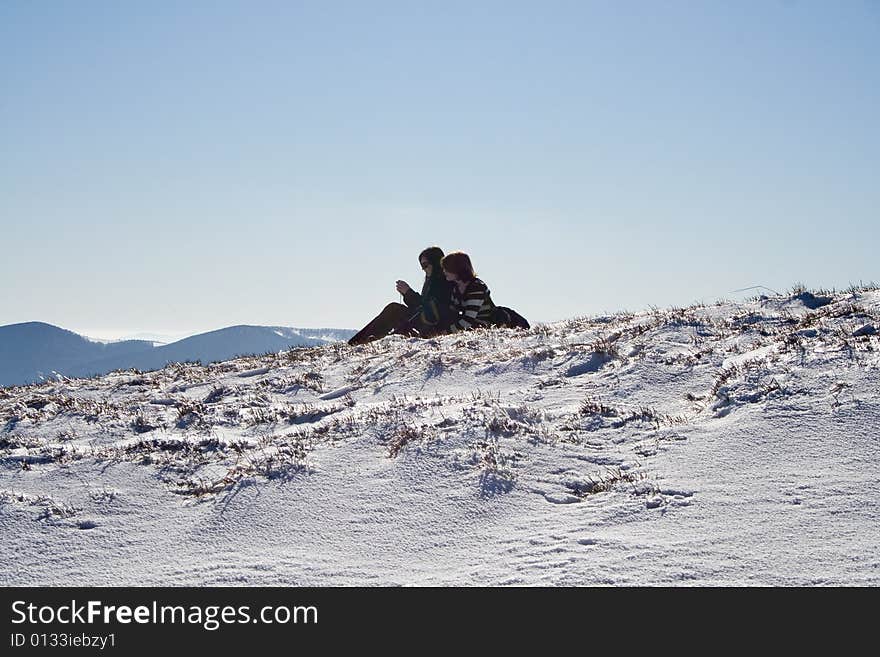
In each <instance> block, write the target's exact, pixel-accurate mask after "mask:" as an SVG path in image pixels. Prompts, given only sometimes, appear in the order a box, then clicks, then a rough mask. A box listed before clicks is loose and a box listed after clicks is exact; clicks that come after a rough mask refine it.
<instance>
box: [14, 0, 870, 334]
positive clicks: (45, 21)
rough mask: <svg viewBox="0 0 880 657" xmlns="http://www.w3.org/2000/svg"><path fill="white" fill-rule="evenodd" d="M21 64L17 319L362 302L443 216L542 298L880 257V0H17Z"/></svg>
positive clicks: (114, 323) (784, 276)
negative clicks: (879, 121)
mask: <svg viewBox="0 0 880 657" xmlns="http://www.w3.org/2000/svg"><path fill="white" fill-rule="evenodd" d="M0 89H2V91H0V226H2V229H0V230H2V233H0V234H2V237H0V244H2V246H3V257H2V259H0V280H2V281H3V284H2V285H0V325H3V324H11V323H17V322H25V321H44V322H48V323H51V324H55V325H58V326H62V327H64V328H69V329H72V330H77V331H79V332H83V333H86V334H87V335H91V336H94V337H105V338H110V337H120V336H122V335H127V334H133V333H143V332H156V333H163V334H186V333H194V332H198V331H202V330H212V329H216V328H221V327H224V326H230V325H234V324H260V325H279V326H302V327H340V328H359V327H360V326H362V325H363V324H365V323H366V322H367V321H368V320H369V319H370V318H372V317H373V316H374V315H375V314H376V313H377V312H378V311H379V310H381V308H382V307H383V306H384V305H385V304H386V303H388V302H391V301H395V300H399V299H400V297H399V295H398V294H397V293H396V291H395V288H394V283H395V281H396V280H398V279H403V280H406V281H407V282H409V283H410V285H412V286H413V287H415V288H418V287H420V283H421V278H422V273H421V270H420V269H419V266H418V260H417V257H418V254H419V252H420V251H421V250H422V249H423V248H425V247H427V246H431V245H435V244H436V245H439V246H441V247H442V248H443V249H444V250H446V251H447V252H449V251H453V250H463V251H465V252H467V253H469V254H470V255H471V257H472V259H473V262H474V265H475V267H476V270H477V273H478V275H479V276H480V277H481V278H482V279H483V280H484V281H485V282H486V283H487V284H488V286H489V288H490V289H491V291H492V297H493V299H494V300H495V302H496V303H498V304H500V305H507V306H512V307H514V308H516V309H517V310H518V311H520V312H521V313H522V314H523V315H525V316H526V317H527V318H528V319H530V320H531V321H532V322H546V321H554V320H559V319H566V318H569V317H574V316H583V315H594V314H599V313H611V312H617V311H623V310H630V311H637V310H644V309H646V308H649V307H651V306H659V307H666V306H670V305H686V304H690V303H694V302H699V301H702V302H708V303H711V302H713V301H715V300H718V299H729V298H737V297H738V296H742V295H743V293H735V291H736V290H742V289H743V288H747V287H752V286H758V285H761V286H766V287H767V288H769V289H772V290H775V291H778V292H784V291H786V290H788V289H790V288H791V287H792V286H794V285H795V284H798V283H801V284H804V285H807V286H808V287H812V288H831V287H837V288H843V287H847V286H848V285H849V284H851V283H859V282H860V281H862V282H865V283H867V282H869V281H880V265H878V264H877V263H878V258H877V257H876V253H875V250H876V245H877V243H878V237H880V235H878V232H880V231H878V221H877V219H878V217H877V215H878V208H880V180H878V179H880V130H878V124H877V117H880V0H846V1H843V2H825V1H822V0H820V1H816V2H812V1H803V2H798V1H787V2H770V1H766V0H762V1H760V2H758V1H755V2H753V1H749V0H745V1H743V2H736V3H731V2H714V1H709V0H705V1H698V2H685V1H670V2H660V1H651V2H649V1H647V0H642V1H626V2H593V1H588V0H582V1H574V2H557V1H553V0H549V1H548V0H541V1H534V2H494V1H480V0H470V1H466V2H459V1H457V0H442V1H438V2H418V1H411V2H383V1H381V0H377V1H376V2H369V3H365V2H333V1H324V2H296V1H294V0H286V1H283V2H280V1H279V2H276V1H263V0H254V1H248V2H244V1H243V0H242V1H238V2H231V1H224V0H220V1H217V0H212V1H190V2H183V3H181V2H167V1H165V0H158V1H151V2H141V3H118V2H111V1H106V2H95V1H90V0H78V1H76V2H73V1H72V0H71V1H58V2H30V1H25V0H4V1H3V2H0ZM761 291H762V290H757V292H749V294H752V293H759V292H761Z"/></svg>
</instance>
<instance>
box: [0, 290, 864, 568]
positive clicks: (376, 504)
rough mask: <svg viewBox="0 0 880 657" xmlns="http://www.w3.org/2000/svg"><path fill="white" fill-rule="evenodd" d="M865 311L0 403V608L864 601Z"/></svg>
mask: <svg viewBox="0 0 880 657" xmlns="http://www.w3.org/2000/svg"><path fill="white" fill-rule="evenodd" d="M878 323H880V292H878V291H877V290H862V291H855V292H851V293H845V294H844V293H840V294H834V295H831V296H830V297H829V299H826V300H821V299H819V300H818V302H817V301H816V298H815V297H812V296H810V297H803V296H802V297H774V298H770V299H766V298H764V299H760V300H756V301H753V302H748V303H726V304H719V305H716V306H708V307H703V306H699V307H692V308H686V309H676V308H673V309H668V310H656V311H653V312H648V313H640V314H619V315H613V316H607V317H592V318H578V319H572V320H570V321H566V322H561V323H557V324H552V325H540V326H537V327H535V328H534V329H532V330H531V331H528V332H514V331H509V330H494V331H481V332H474V333H468V334H464V335H456V336H448V337H443V338H439V339H433V340H418V339H404V338H400V337H391V338H386V339H385V340H382V341H380V342H377V343H373V344H370V345H366V346H361V347H349V346H347V345H345V344H331V345H328V346H323V347H315V348H310V349H303V350H295V351H291V352H287V353H282V354H276V355H273V356H264V357H249V358H241V359H237V360H231V361H228V362H224V363H218V364H214V365H209V366H200V365H174V366H170V367H167V368H165V369H163V370H160V371H157V372H151V373H146V374H136V373H133V372H128V373H114V374H111V375H108V376H105V377H103V378H100V379H95V380H87V381H84V380H69V381H63V382H54V383H50V384H44V385H39V386H30V387H20V388H7V389H3V390H0V449H2V452H0V453H2V470H0V502H2V503H0V527H2V533H0V536H2V548H3V550H4V554H7V555H15V556H14V558H8V559H4V560H3V562H2V565H0V583H3V584H5V585H13V584H16V585H18V584H26V585H27V584H30V585H62V584H63V585H99V584H108V585H119V584H150V585H165V584H170V585H183V584H189V585H220V584H227V585H239V584H244V585H331V584H334V585H353V584H381V585H387V584H429V585H435V584H462V585H471V584H489V585H499V584H526V585H533V584H564V585H584V584H631V585H650V584H686V585H743V584H745V585H758V584H759V585H780V584H781V585H811V584H845V585H854V584H858V585H865V584H867V585H876V584H878V583H880V556H878V554H880V552H878V541H880V523H878V521H880V508H878V503H880V481H878V477H877V476H876V473H875V468H874V461H875V457H876V454H877V448H878V427H880V386H878V380H880V379H878V376H877V374H878V372H877V369H878V366H880V337H878V335H877V332H876V331H877V329H878Z"/></svg>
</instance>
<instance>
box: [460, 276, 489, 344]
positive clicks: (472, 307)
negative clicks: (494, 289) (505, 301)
mask: <svg viewBox="0 0 880 657" xmlns="http://www.w3.org/2000/svg"><path fill="white" fill-rule="evenodd" d="M450 307H451V308H452V325H451V326H450V327H449V332H450V333H457V332H458V331H467V330H470V329H475V328H481V327H485V326H489V325H490V324H491V323H492V311H493V310H494V309H495V304H494V303H492V297H491V296H490V294H489V288H488V287H486V284H485V283H484V282H483V281H481V280H480V279H479V278H475V279H474V280H472V281H471V282H470V283H468V285H467V287H466V288H465V290H464V292H461V291H460V290H459V289H458V285H457V284H453V286H452V297H451V306H450Z"/></svg>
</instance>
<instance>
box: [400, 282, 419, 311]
mask: <svg viewBox="0 0 880 657" xmlns="http://www.w3.org/2000/svg"><path fill="white" fill-rule="evenodd" d="M396 287H397V291H398V292H400V294H402V295H403V302H404V303H405V304H406V305H407V307H408V308H412V309H413V310H415V309H416V308H418V307H419V306H421V305H422V297H421V295H420V294H419V293H418V292H416V291H415V290H414V289H412V288H411V287H410V286H409V283H407V282H406V281H397V285H396Z"/></svg>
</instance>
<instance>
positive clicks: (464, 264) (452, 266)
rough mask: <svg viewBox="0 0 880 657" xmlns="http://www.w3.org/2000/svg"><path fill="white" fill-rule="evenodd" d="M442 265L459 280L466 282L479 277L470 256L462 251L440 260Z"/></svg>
mask: <svg viewBox="0 0 880 657" xmlns="http://www.w3.org/2000/svg"><path fill="white" fill-rule="evenodd" d="M440 266H441V267H443V269H445V270H446V271H448V272H449V273H450V274H455V277H456V278H457V279H458V280H460V281H463V282H465V283H470V282H471V281H472V280H474V279H475V278H476V277H477V274H476V272H475V271H474V266H473V265H472V264H471V258H470V256H469V255H468V254H467V253H464V252H462V251H455V252H454V253H450V254H449V255H447V256H446V257H445V258H443V260H441V261H440Z"/></svg>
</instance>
